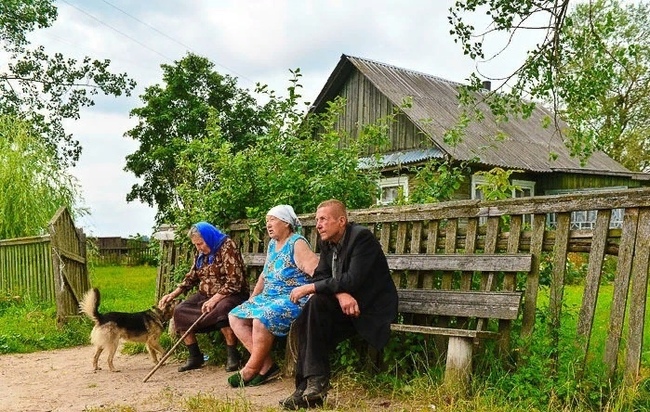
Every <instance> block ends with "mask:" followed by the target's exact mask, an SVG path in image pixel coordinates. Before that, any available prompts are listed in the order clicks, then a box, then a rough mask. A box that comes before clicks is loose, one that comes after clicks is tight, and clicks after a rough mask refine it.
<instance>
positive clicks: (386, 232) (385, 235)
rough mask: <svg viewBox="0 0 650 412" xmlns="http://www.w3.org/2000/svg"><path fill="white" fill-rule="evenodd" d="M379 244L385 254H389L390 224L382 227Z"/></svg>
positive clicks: (384, 224)
mask: <svg viewBox="0 0 650 412" xmlns="http://www.w3.org/2000/svg"><path fill="white" fill-rule="evenodd" d="M379 243H380V244H381V249H382V250H383V251H384V253H388V252H389V248H390V223H388V222H386V223H383V224H382V225H381V232H380V238H379Z"/></svg>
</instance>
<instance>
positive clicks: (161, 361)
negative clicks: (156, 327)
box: [142, 312, 208, 383]
mask: <svg viewBox="0 0 650 412" xmlns="http://www.w3.org/2000/svg"><path fill="white" fill-rule="evenodd" d="M207 314H208V312H203V313H201V316H199V318H198V319H197V320H195V321H194V323H192V326H190V327H189V329H188V330H187V331H185V333H184V334H183V336H181V337H180V339H178V341H177V342H176V343H175V344H174V346H172V347H171V348H170V349H169V350H168V351H167V353H165V356H163V357H162V358H161V359H160V360H159V361H158V364H157V365H156V366H154V367H153V369H152V370H151V372H149V374H148V375H147V376H145V377H144V379H143V380H142V382H143V383H144V382H146V381H147V380H149V378H150V377H151V375H153V374H154V372H156V371H157V370H158V369H159V368H160V367H161V366H162V364H163V363H164V362H165V361H166V360H167V358H169V356H170V355H171V354H172V352H174V349H176V347H177V346H178V345H180V344H181V342H183V339H185V337H186V336H187V335H188V334H189V333H190V332H192V329H194V327H195V326H196V324H197V323H199V322H200V321H202V320H203V318H204V317H205V315H207Z"/></svg>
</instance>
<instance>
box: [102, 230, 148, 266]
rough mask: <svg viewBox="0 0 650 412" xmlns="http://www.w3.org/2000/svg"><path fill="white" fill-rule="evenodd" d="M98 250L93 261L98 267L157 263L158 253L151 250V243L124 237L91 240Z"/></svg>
mask: <svg viewBox="0 0 650 412" xmlns="http://www.w3.org/2000/svg"><path fill="white" fill-rule="evenodd" d="M89 241H90V242H92V243H93V244H94V246H95V248H96V251H97V254H96V256H94V257H93V261H94V263H95V264H97V265H127V266H135V265H142V264H145V263H149V262H152V261H155V259H156V256H155V255H156V254H157V251H155V250H152V249H151V248H149V242H148V241H145V240H140V239H125V238H122V237H98V238H89Z"/></svg>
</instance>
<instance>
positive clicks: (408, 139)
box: [337, 70, 427, 152]
mask: <svg viewBox="0 0 650 412" xmlns="http://www.w3.org/2000/svg"><path fill="white" fill-rule="evenodd" d="M339 96H341V97H343V98H345V100H346V106H345V111H344V112H343V113H342V114H341V115H340V116H339V121H338V123H337V127H338V128H340V129H342V130H345V131H346V132H347V133H348V136H349V137H348V138H345V139H342V140H341V145H342V146H346V145H348V144H349V143H350V139H356V138H357V136H358V134H359V126H360V125H364V124H372V123H375V122H377V121H378V120H379V119H381V118H385V117H386V116H389V115H390V114H392V113H394V111H395V110H396V108H397V107H396V106H395V105H394V104H392V103H391V102H390V101H389V100H388V98H387V97H386V96H385V95H383V94H382V93H381V92H380V91H379V90H377V88H376V87H375V86H374V85H373V84H372V83H371V82H370V81H369V80H368V78H366V77H365V76H362V75H361V74H360V73H359V72H358V71H356V70H355V71H353V73H352V74H351V76H350V77H349V79H348V81H347V82H346V83H345V84H344V85H343V87H342V88H341V91H340V92H339ZM389 133H390V139H391V143H390V147H389V148H388V149H387V151H388V152H390V151H396V150H404V149H414V148H420V147H423V146H427V145H426V140H424V139H423V137H422V135H421V134H420V132H419V131H418V129H417V128H416V126H415V125H414V124H413V122H411V121H410V120H408V118H407V117H406V116H405V115H404V114H402V113H400V114H398V115H397V116H396V118H395V121H394V122H392V123H391V126H390V132H389Z"/></svg>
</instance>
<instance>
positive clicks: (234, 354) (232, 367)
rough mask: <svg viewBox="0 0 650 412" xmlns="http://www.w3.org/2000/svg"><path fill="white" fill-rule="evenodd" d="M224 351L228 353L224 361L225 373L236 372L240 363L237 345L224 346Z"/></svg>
mask: <svg viewBox="0 0 650 412" xmlns="http://www.w3.org/2000/svg"><path fill="white" fill-rule="evenodd" d="M226 350H227V353H228V359H227V360H226V372H233V371H236V370H237V369H239V365H240V363H241V357H240V356H239V351H238V350H237V345H236V344H235V345H226Z"/></svg>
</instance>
